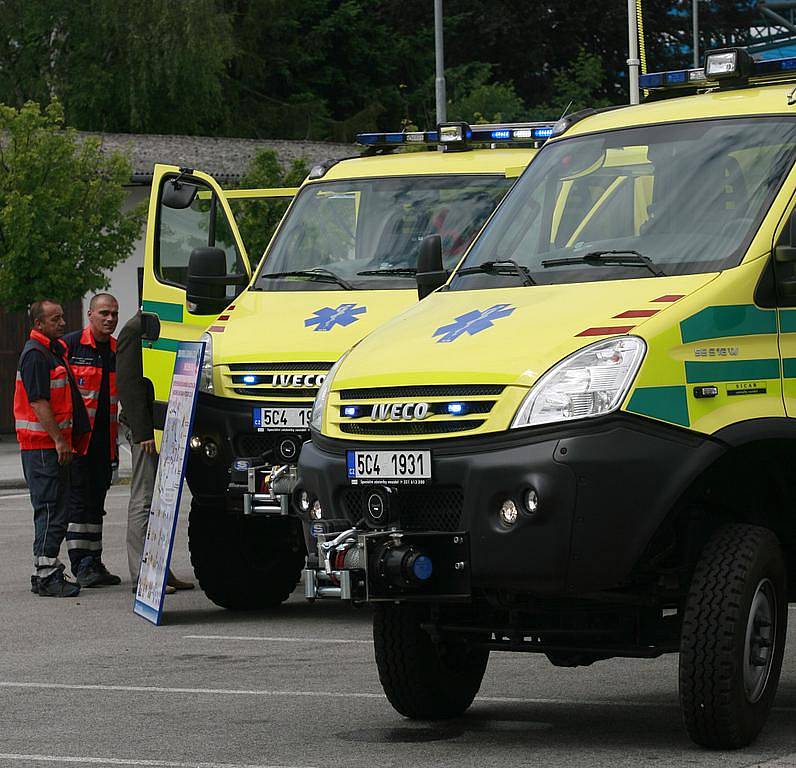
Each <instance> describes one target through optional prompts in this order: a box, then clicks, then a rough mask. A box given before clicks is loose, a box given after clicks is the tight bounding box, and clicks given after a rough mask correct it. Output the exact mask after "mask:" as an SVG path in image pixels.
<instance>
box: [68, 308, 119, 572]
mask: <svg viewBox="0 0 796 768" xmlns="http://www.w3.org/2000/svg"><path fill="white" fill-rule="evenodd" d="M118 322H119V304H118V302H117V301H116V299H115V298H114V297H113V296H111V295H110V294H109V293H98V294H97V295H96V296H94V297H92V299H91V303H90V304H89V310H88V325H87V326H86V327H85V328H84V329H83V330H82V331H75V332H73V333H70V334H67V335H66V336H65V337H64V341H65V342H66V345H67V347H68V348H69V364H70V366H71V368H72V371H73V372H74V375H75V378H76V379H77V386H78V388H79V389H80V394H81V396H82V399H83V403H84V404H85V406H86V409H87V411H88V416H89V420H90V422H91V438H90V441H89V444H88V450H87V452H86V455H85V456H79V457H77V458H76V459H75V461H74V463H73V466H72V481H71V486H70V492H69V526H68V528H67V532H66V546H67V549H68V551H69V560H70V562H71V564H72V573H74V574H75V576H76V577H77V581H78V584H80V586H81V587H99V586H104V585H113V584H121V581H122V580H121V579H120V578H119V577H118V576H115V575H114V574H112V573H110V572H109V571H108V569H107V568H106V567H105V565H104V564H103V562H102V518H103V516H104V515H105V496H106V494H107V492H108V488H110V485H111V478H112V474H113V464H114V463H115V462H117V461H118V456H119V453H118V450H119V449H118V439H117V433H118V422H117V409H118V405H117V403H118V395H117V392H116V339H114V338H113V332H114V331H115V330H116V326H117V324H118Z"/></svg>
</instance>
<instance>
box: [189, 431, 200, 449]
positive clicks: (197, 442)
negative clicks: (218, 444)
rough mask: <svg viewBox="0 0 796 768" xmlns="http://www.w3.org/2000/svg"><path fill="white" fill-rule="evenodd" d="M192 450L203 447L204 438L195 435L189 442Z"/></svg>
mask: <svg viewBox="0 0 796 768" xmlns="http://www.w3.org/2000/svg"><path fill="white" fill-rule="evenodd" d="M189 445H190V446H191V450H192V451H198V450H199V449H200V448H201V447H202V438H201V437H197V436H196V435H194V436H193V437H192V438H191V442H190V443H189Z"/></svg>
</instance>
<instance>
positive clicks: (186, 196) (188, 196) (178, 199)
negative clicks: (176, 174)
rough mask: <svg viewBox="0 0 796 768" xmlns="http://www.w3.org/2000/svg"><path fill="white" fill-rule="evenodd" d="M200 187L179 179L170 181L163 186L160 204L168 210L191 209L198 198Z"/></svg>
mask: <svg viewBox="0 0 796 768" xmlns="http://www.w3.org/2000/svg"><path fill="white" fill-rule="evenodd" d="M198 191H199V187H198V186H197V185H196V184H188V183H186V182H184V181H179V180H178V179H176V178H175V179H168V180H167V181H166V183H165V184H164V185H163V191H162V192H161V193H160V202H161V203H163V205H165V206H166V207H167V208H174V209H176V210H181V209H183V208H188V207H190V205H191V203H192V202H193V201H194V198H195V197H196V193H197V192H198Z"/></svg>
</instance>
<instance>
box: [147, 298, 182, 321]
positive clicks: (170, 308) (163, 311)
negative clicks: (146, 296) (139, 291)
mask: <svg viewBox="0 0 796 768" xmlns="http://www.w3.org/2000/svg"><path fill="white" fill-rule="evenodd" d="M142 309H143V310H144V312H154V313H155V314H156V315H157V316H158V317H159V318H160V319H161V320H166V321H167V322H170V323H181V322H182V318H183V306H182V304H174V303H172V302H170V301H144V303H143V305H142Z"/></svg>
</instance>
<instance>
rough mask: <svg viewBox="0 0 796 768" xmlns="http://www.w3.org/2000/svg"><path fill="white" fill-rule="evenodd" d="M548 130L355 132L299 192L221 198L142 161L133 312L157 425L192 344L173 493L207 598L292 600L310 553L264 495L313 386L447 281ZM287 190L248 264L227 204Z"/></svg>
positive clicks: (194, 175) (193, 175)
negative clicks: (191, 420) (140, 317)
mask: <svg viewBox="0 0 796 768" xmlns="http://www.w3.org/2000/svg"><path fill="white" fill-rule="evenodd" d="M549 131H550V125H549V124H541V123H523V124H510V125H502V124H501V125H478V126H472V127H471V126H469V125H466V124H463V123H453V124H445V125H440V126H438V127H437V129H436V130H433V131H401V132H395V133H380V134H362V135H361V136H360V137H359V142H360V144H361V145H362V148H363V149H364V152H363V155H362V156H358V157H355V158H352V159H348V160H342V161H340V162H337V163H322V164H319V165H317V166H315V167H314V168H313V169H312V170H311V172H310V174H309V176H308V178H307V179H306V181H305V182H304V183H303V184H302V186H301V188H300V189H298V190H294V189H289V190H248V191H247V190H243V191H241V190H237V191H227V192H225V191H224V190H222V189H221V187H220V186H219V185H218V184H217V183H216V182H215V181H214V180H213V179H212V178H211V177H210V176H208V175H207V174H204V173H202V172H200V171H198V170H195V169H188V168H177V167H173V166H167V165H158V166H156V168H155V174H154V179H153V187H152V196H151V200H150V208H149V219H148V221H149V228H148V232H147V240H146V254H145V269H144V284H143V298H144V301H143V308H144V310H146V311H149V312H154V313H156V314H157V315H158V316H159V318H160V322H161V337H160V339H159V340H158V341H156V342H155V343H154V344H146V345H145V350H144V366H145V373H146V375H147V376H149V378H150V379H152V381H153V382H154V383H155V389H156V401H157V402H156V412H157V414H158V415H159V416H160V418H161V419H162V414H163V413H164V412H165V403H166V400H167V399H168V393H169V383H170V380H171V371H172V367H173V364H174V355H175V351H176V349H177V344H178V343H179V342H180V341H183V340H195V339H197V338H200V337H201V338H202V339H203V340H204V341H205V343H206V348H205V357H204V363H203V373H202V380H201V384H200V393H199V400H198V405H197V412H196V418H195V424H194V428H193V434H192V436H191V441H190V452H189V460H188V468H187V482H188V485H189V486H190V490H191V494H192V505H191V513H190V525H189V538H190V550H191V559H192V563H193V566H194V570H195V572H196V576H197V578H198V579H199V583H200V585H201V587H202V588H203V589H204V591H205V593H206V594H207V596H208V597H209V598H210V599H211V600H213V601H214V602H215V603H217V604H218V605H221V606H224V607H227V608H235V609H250V608H263V607H267V606H273V605H278V604H279V603H280V602H281V601H283V600H284V599H285V598H286V597H287V596H288V595H289V594H290V592H291V591H292V590H293V588H294V587H295V585H296V583H297V581H298V579H299V577H300V574H301V569H302V567H303V566H304V561H305V557H306V551H307V546H306V544H305V536H304V532H303V530H302V526H301V522H300V520H299V519H298V518H297V517H296V516H295V515H292V514H290V510H289V507H288V505H287V504H284V503H281V501H280V497H279V496H278V495H277V493H276V490H277V489H278V486H279V482H281V483H283V484H284V485H285V487H286V488H287V489H288V490H289V489H290V487H291V478H293V479H294V478H295V464H296V460H297V458H298V455H299V452H300V449H301V445H302V443H303V442H304V441H305V440H307V439H308V438H309V416H310V408H311V405H312V402H313V398H314V397H315V394H316V392H317V390H318V387H319V386H320V385H321V383H322V382H323V380H324V378H325V376H326V374H327V372H328V370H329V368H330V367H331V366H332V364H333V362H334V361H335V360H336V359H337V358H338V357H339V356H340V354H341V353H342V352H343V351H345V350H346V349H347V348H348V347H350V346H351V345H352V344H354V343H355V342H356V341H358V340H359V339H361V338H362V337H363V336H365V335H366V334H367V333H368V332H370V331H371V330H373V329H374V328H376V327H377V326H378V325H380V324H381V323H383V322H385V321H386V320H389V319H390V318H392V317H394V316H395V315H397V314H400V313H401V312H403V311H404V310H405V309H407V308H408V307H410V306H411V305H412V304H414V303H415V302H416V301H417V299H418V293H419V292H420V293H421V294H422V293H424V292H425V291H427V290H430V288H431V287H436V285H437V284H438V281H439V279H440V277H441V278H442V280H443V281H444V279H447V276H448V272H447V270H450V269H451V268H452V267H453V266H455V264H456V262H457V261H458V260H459V259H460V258H461V256H462V254H463V253H464V251H465V250H466V248H467V246H468V245H469V243H470V242H471V241H472V239H473V238H474V236H475V235H476V233H477V232H478V230H479V229H480V228H481V226H482V225H483V223H484V221H485V220H486V219H487V217H488V216H489V215H490V214H491V213H492V211H493V210H494V208H495V206H496V204H497V203H498V201H499V200H500V199H501V198H502V197H503V195H504V194H505V192H506V191H507V190H508V188H509V187H510V186H511V184H513V182H514V181H515V179H516V178H517V177H518V176H519V174H520V173H521V171H522V170H523V169H524V168H525V166H526V165H527V163H528V162H529V161H530V160H531V158H532V157H533V155H534V154H535V151H536V150H535V148H536V147H538V146H539V145H540V144H541V142H543V141H544V140H545V138H546V137H547V135H549ZM408 149H412V150H414V151H406V150H408ZM438 149H443V150H445V151H438ZM293 195H295V199H294V200H293V201H292V203H291V205H290V207H289V209H288V211H287V213H286V214H285V216H284V218H283V220H282V222H281V224H280V225H279V227H278V229H277V231H276V232H275V234H274V236H273V238H272V240H271V242H270V244H269V245H268V247H267V249H266V251H265V254H264V255H263V257H262V259H261V260H260V261H259V264H258V263H257V262H256V261H255V260H253V259H252V258H251V256H250V255H247V253H246V248H245V244H244V243H243V242H242V241H241V237H240V234H239V232H238V229H237V227H236V225H235V219H234V206H235V205H236V204H239V203H240V202H241V201H246V200H259V199H267V198H269V197H276V198H279V197H290V196H293ZM427 237H429V238H430V239H429V242H428V243H426V246H425V252H426V259H425V262H424V263H426V264H427V265H428V266H426V267H423V268H422V270H421V274H420V275H417V274H416V273H417V267H418V258H419V252H420V249H421V241H423V240H424V238H427ZM429 243H430V246H431V247H429ZM312 550H313V552H314V541H313V542H312Z"/></svg>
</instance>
